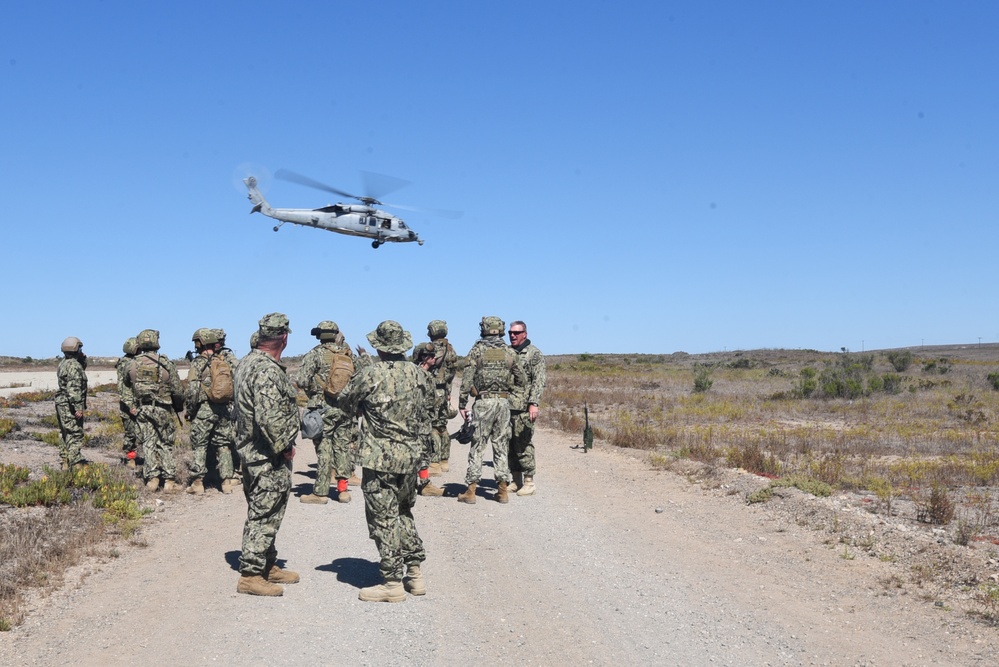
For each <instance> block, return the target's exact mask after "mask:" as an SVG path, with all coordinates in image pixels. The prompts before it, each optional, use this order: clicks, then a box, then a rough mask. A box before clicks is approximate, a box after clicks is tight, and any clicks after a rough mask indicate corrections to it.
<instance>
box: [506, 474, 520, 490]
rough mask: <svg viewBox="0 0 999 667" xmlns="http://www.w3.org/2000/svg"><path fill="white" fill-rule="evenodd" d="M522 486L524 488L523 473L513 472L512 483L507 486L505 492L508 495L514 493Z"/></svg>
mask: <svg viewBox="0 0 999 667" xmlns="http://www.w3.org/2000/svg"><path fill="white" fill-rule="evenodd" d="M522 486H524V473H522V472H515V473H513V481H512V482H510V483H509V484H507V487H506V490H507V491H509V492H510V493H514V492H515V491H517V490H518V489H520V487H522Z"/></svg>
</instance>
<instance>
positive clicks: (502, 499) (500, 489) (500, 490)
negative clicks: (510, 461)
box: [496, 482, 510, 504]
mask: <svg viewBox="0 0 999 667" xmlns="http://www.w3.org/2000/svg"><path fill="white" fill-rule="evenodd" d="M506 487H507V483H506V482H497V483H496V502H498V503H504V504H505V503H508V502H510V496H509V494H508V493H507V490H506Z"/></svg>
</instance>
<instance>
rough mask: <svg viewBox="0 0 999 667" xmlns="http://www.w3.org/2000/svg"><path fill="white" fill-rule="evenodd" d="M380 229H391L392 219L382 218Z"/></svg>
mask: <svg viewBox="0 0 999 667" xmlns="http://www.w3.org/2000/svg"><path fill="white" fill-rule="evenodd" d="M382 229H392V221H391V220H382Z"/></svg>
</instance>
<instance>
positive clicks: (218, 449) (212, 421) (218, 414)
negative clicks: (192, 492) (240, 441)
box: [191, 402, 236, 479]
mask: <svg viewBox="0 0 999 667" xmlns="http://www.w3.org/2000/svg"><path fill="white" fill-rule="evenodd" d="M235 440H236V428H235V426H234V425H233V423H232V420H231V419H229V406H228V405H220V404H218V403H208V402H205V403H202V404H201V405H199V406H198V411H197V412H196V413H195V415H194V421H192V422H191V449H192V451H193V453H194V460H193V461H192V462H191V477H192V478H193V479H201V478H202V477H204V476H205V475H207V474H208V465H207V463H208V448H209V447H211V448H212V449H214V450H215V463H216V465H217V466H218V471H219V478H220V479H231V478H232V476H233V465H232V447H233V443H234V442H235Z"/></svg>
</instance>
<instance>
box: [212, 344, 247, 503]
mask: <svg viewBox="0 0 999 667" xmlns="http://www.w3.org/2000/svg"><path fill="white" fill-rule="evenodd" d="M211 331H213V332H215V336H216V338H218V340H219V342H218V345H217V346H216V348H217V349H216V350H215V354H218V355H220V356H221V357H222V358H223V359H225V360H226V361H227V362H228V363H229V368H231V369H232V374H233V377H236V367H237V366H239V358H238V357H237V356H236V353H235V352H233V351H232V350H231V349H229V348H228V347H226V345H225V329H211ZM256 335H257V332H256V331H254V332H253V334H252V336H256ZM252 336H251V338H252ZM253 347H254V346H253V345H252V344H251V345H250V348H251V349H252V348H253ZM229 458H230V459H232V477H230V478H229V491H228V492H227V491H225V488H224V487H223V493H231V492H232V488H233V487H236V486H239V485H240V484H242V483H243V474H242V472H241V471H240V466H239V454H238V453H237V452H236V439H235V436H234V437H233V440H232V444H231V446H230V447H229Z"/></svg>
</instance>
